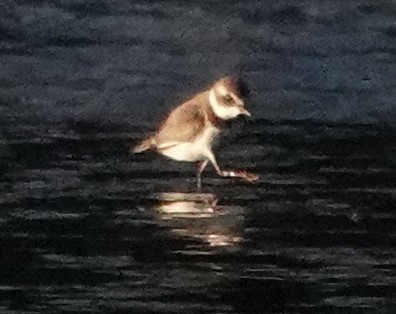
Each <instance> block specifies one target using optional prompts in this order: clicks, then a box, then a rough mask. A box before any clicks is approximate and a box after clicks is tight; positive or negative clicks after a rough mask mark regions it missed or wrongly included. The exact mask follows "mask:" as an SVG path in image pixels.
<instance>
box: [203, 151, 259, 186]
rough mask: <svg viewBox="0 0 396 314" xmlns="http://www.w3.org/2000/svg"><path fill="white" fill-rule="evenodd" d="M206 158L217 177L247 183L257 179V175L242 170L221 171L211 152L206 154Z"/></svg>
mask: <svg viewBox="0 0 396 314" xmlns="http://www.w3.org/2000/svg"><path fill="white" fill-rule="evenodd" d="M208 158H209V160H210V162H211V163H212V165H213V167H214V168H215V170H216V172H217V173H218V175H220V176H222V177H232V178H241V179H243V180H246V181H249V182H256V181H257V180H258V179H259V176H258V175H256V174H254V173H250V172H247V171H244V170H221V169H220V167H219V165H218V164H217V161H216V157H215V156H214V154H213V153H212V152H210V154H208Z"/></svg>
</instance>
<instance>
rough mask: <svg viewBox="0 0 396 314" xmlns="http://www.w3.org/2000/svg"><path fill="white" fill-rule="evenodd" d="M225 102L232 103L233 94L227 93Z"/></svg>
mask: <svg viewBox="0 0 396 314" xmlns="http://www.w3.org/2000/svg"><path fill="white" fill-rule="evenodd" d="M223 98H224V102H225V104H231V103H232V101H233V99H232V97H231V95H229V94H227V95H224V97H223Z"/></svg>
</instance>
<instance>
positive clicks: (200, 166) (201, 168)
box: [197, 159, 209, 189]
mask: <svg viewBox="0 0 396 314" xmlns="http://www.w3.org/2000/svg"><path fill="white" fill-rule="evenodd" d="M208 161H209V160H208V159H205V160H204V161H201V162H199V163H198V167H197V187H198V189H201V188H202V176H201V174H202V171H204V169H205V167H206V165H207V164H208Z"/></svg>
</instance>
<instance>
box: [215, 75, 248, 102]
mask: <svg viewBox="0 0 396 314" xmlns="http://www.w3.org/2000/svg"><path fill="white" fill-rule="evenodd" d="M217 84H221V85H223V86H224V87H225V88H227V89H228V90H230V91H231V92H233V93H234V94H236V95H237V96H238V97H240V98H246V97H247V96H249V93H250V90H249V88H248V86H247V84H246V82H245V81H243V80H242V79H241V78H239V77H236V76H233V75H228V76H225V77H223V78H221V79H220V80H218V81H217V82H216V85H217Z"/></svg>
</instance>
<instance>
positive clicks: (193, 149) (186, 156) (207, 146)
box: [158, 127, 220, 161]
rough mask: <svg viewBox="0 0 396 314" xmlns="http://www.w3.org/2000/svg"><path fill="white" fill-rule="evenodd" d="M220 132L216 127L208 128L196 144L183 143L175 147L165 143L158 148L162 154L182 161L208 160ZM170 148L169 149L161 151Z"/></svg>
mask: <svg viewBox="0 0 396 314" xmlns="http://www.w3.org/2000/svg"><path fill="white" fill-rule="evenodd" d="M219 132H220V130H219V129H217V128H214V127H209V128H207V129H206V130H205V131H204V132H203V133H202V135H201V136H199V137H198V138H197V139H196V140H195V141H194V142H181V143H176V144H174V145H170V144H171V143H163V144H162V145H160V146H159V147H158V148H159V150H160V152H161V154H163V155H165V156H167V157H170V158H172V159H175V160H180V161H199V160H205V159H207V158H208V157H207V155H208V152H211V151H212V145H213V143H214V140H215V139H216V137H217V135H218V134H219ZM161 146H162V147H166V146H170V147H169V148H165V149H161Z"/></svg>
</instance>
